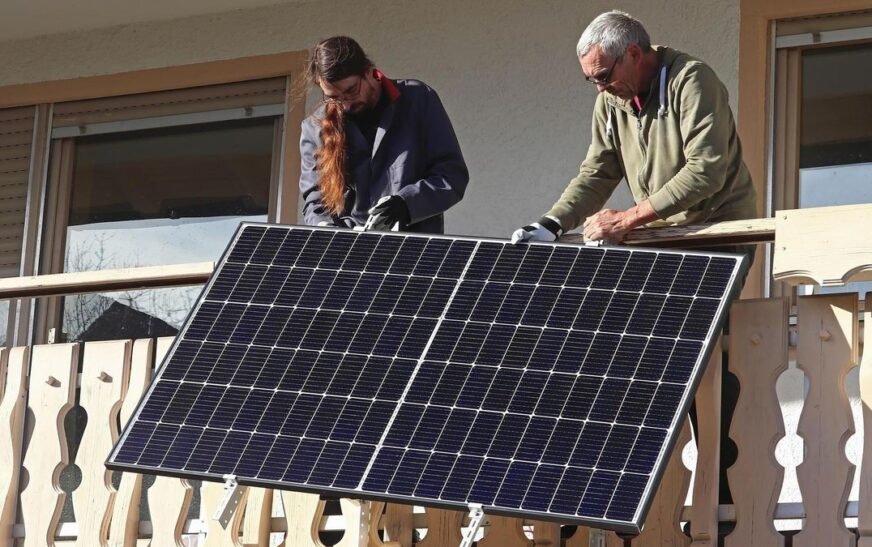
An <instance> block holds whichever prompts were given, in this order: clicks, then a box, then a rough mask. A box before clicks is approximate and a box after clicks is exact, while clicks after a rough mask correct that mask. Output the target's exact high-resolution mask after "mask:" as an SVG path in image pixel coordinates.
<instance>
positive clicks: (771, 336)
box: [725, 298, 790, 547]
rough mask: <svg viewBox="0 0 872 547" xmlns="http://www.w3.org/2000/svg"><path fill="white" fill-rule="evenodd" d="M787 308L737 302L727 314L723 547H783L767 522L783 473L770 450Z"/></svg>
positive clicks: (777, 425) (783, 366) (775, 437)
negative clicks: (729, 497)
mask: <svg viewBox="0 0 872 547" xmlns="http://www.w3.org/2000/svg"><path fill="white" fill-rule="evenodd" d="M789 310H790V302H789V301H788V299H786V298H775V299H762V300H741V301H739V302H736V303H735V304H733V307H732V310H731V311H730V341H729V347H730V351H729V356H730V370H731V371H732V372H733V373H734V374H735V375H736V376H737V377H738V379H739V383H740V385H741V391H740V392H739V400H738V403H737V404H736V410H735V413H734V414H733V420H732V425H731V428H730V436H731V438H732V439H733V440H734V441H735V442H736V444H737V446H738V448H739V455H738V458H737V459H736V463H735V464H734V465H733V466H732V467H730V468H729V469H728V470H727V474H728V476H729V479H730V489H731V491H732V494H733V500H734V501H735V502H736V503H735V511H736V528H735V529H734V530H733V532H732V533H730V535H728V536H727V537H726V540H725V545H726V547H763V546H779V547H780V546H781V545H784V536H782V535H781V534H780V533H778V531H777V530H776V529H775V525H774V523H773V519H774V517H775V506H776V504H777V503H778V495H779V493H780V492H781V483H782V480H783V478H784V469H783V468H782V467H781V465H780V464H779V463H778V461H777V460H776V459H775V447H776V445H777V444H778V441H779V440H781V439H782V438H783V437H784V420H783V418H782V415H781V406H780V404H779V402H778V395H777V394H776V392H775V385H776V382H777V381H778V378H779V376H781V374H782V373H783V372H784V371H786V370H787V368H788V356H787V339H788V319H789Z"/></svg>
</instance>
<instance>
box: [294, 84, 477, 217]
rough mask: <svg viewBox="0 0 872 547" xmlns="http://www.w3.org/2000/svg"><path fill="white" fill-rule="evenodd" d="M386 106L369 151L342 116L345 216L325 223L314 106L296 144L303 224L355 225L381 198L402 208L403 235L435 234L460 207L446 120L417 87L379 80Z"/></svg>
mask: <svg viewBox="0 0 872 547" xmlns="http://www.w3.org/2000/svg"><path fill="white" fill-rule="evenodd" d="M381 83H382V92H387V93H388V97H389V98H390V101H389V102H388V103H387V105H385V108H384V110H383V111H382V113H381V116H380V118H379V122H378V128H377V130H376V134H375V140H374V143H373V144H372V145H370V143H369V142H368V141H367V139H366V137H364V135H363V133H362V132H361V130H360V129H359V128H358V127H357V125H355V123H354V120H353V118H352V117H350V116H346V118H345V120H344V122H345V123H344V126H345V131H346V162H347V164H346V173H347V175H346V177H347V178H346V181H347V188H346V191H345V209H344V210H343V212H342V214H341V215H339V216H338V218H337V217H335V216H332V215H331V214H330V213H329V212H328V211H327V210H326V209H325V207H324V205H323V203H322V202H321V192H320V191H319V189H318V169H317V165H316V162H315V153H316V151H317V150H318V148H319V147H320V145H321V119H322V117H323V115H324V106H323V105H322V106H321V107H320V108H319V109H318V110H317V111H316V112H315V113H314V114H312V115H311V116H309V117H308V118H306V119H305V120H303V125H302V135H301V138H300V156H301V170H300V193H301V195H302V197H303V214H304V215H305V220H306V224H309V225H315V224H318V223H319V222H322V221H326V222H333V223H336V221H337V220H342V221H344V223H345V224H351V225H354V226H360V225H363V224H364V223H365V222H366V219H367V218H368V216H369V214H368V212H367V211H368V210H369V208H370V207H372V206H373V205H374V204H375V203H376V202H377V201H378V200H379V199H380V198H381V197H383V196H389V195H393V194H397V195H399V196H401V197H402V198H403V199H404V200H405V202H406V205H408V207H409V215H410V219H411V221H410V224H409V226H407V227H406V230H408V231H411V232H426V233H440V234H441V233H443V232H444V219H443V216H442V213H443V212H444V211H445V210H447V209H448V208H449V207H451V206H452V205H454V204H455V203H457V202H458V201H460V199H461V198H462V197H463V193H464V191H465V190H466V184H467V182H468V181H469V171H468V170H467V168H466V163H465V162H464V160H463V154H462V153H461V152H460V145H459V144H458V143H457V136H456V135H455V134H454V128H453V127H452V126H451V120H449V119H448V114H447V113H446V112H445V109H444V108H443V106H442V102H441V101H440V100H439V96H438V95H437V94H436V92H435V91H434V90H433V89H431V88H430V87H428V86H427V85H426V84H424V83H423V82H419V81H417V80H396V81H392V80H388V79H387V78H384V77H382V81H381Z"/></svg>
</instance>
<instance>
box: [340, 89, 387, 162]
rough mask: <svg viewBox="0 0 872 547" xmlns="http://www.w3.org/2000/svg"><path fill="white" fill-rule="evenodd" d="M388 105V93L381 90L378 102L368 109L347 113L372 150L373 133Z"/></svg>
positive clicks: (373, 142)
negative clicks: (356, 112)
mask: <svg viewBox="0 0 872 547" xmlns="http://www.w3.org/2000/svg"><path fill="white" fill-rule="evenodd" d="M387 105H388V94H387V93H385V92H384V91H382V93H381V96H380V97H379V99H378V102H377V103H376V104H375V106H374V107H372V109H370V110H364V111H363V112H360V113H358V114H350V113H349V114H347V116H348V119H349V120H351V121H352V122H354V125H356V126H357V128H358V129H360V132H361V133H362V134H363V137H364V138H365V139H366V142H368V143H369V148H370V150H372V147H373V145H374V144H375V133H376V130H378V121H379V120H380V119H381V115H382V112H384V110H385V107H386V106H387Z"/></svg>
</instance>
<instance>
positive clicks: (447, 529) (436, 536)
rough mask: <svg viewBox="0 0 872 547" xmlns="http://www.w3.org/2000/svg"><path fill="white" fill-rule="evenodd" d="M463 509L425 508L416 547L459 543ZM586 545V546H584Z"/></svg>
mask: <svg viewBox="0 0 872 547" xmlns="http://www.w3.org/2000/svg"><path fill="white" fill-rule="evenodd" d="M464 516H465V515H464V513H463V511H453V510H450V509H435V508H433V507H428V508H427V535H426V536H424V539H423V540H421V541H420V542H419V543H418V545H417V547H442V546H443V545H460V542H461V541H463V534H461V533H460V528H461V527H462V526H463V517H464ZM585 547H587V546H585Z"/></svg>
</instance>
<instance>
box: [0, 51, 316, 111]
mask: <svg viewBox="0 0 872 547" xmlns="http://www.w3.org/2000/svg"><path fill="white" fill-rule="evenodd" d="M305 59H306V52H305V51H291V52H286V53H272V54H267V55H255V56H252V57H243V58H240V59H226V60H221V61H207V62H203V63H193V64H188V65H177V66H169V67H161V68H149V69H144V70H135V71H131V72H122V73H119V74H106V75H100V76H86V77H82V78H73V79H69V80H54V81H48V82H35V83H27V84H14V85H8V86H2V87H0V108H9V107H12V106H25V105H33V104H40V103H57V102H65V101H79V100H82V99H94V98H98V97H114V96H118V95H130V94H133V93H148V92H152V91H164V90H167V89H182V88H186V87H198V86H205V85H213V84H223V83H228V82H242V81H246V80H259V79H262V78H275V77H277V76H286V75H288V74H291V73H294V72H296V71H302V70H303V63H304V61H305Z"/></svg>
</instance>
